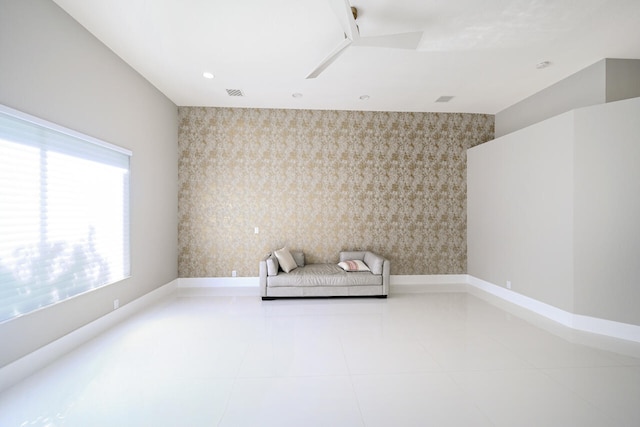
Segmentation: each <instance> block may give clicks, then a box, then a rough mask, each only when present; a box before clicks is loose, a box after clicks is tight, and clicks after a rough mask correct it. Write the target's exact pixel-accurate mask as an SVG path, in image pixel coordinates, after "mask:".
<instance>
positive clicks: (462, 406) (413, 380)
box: [0, 292, 640, 427]
mask: <svg viewBox="0 0 640 427" xmlns="http://www.w3.org/2000/svg"><path fill="white" fill-rule="evenodd" d="M514 313H515V314H514ZM520 315H521V313H518V312H517V310H515V309H514V310H511V309H509V311H505V310H504V309H501V308H498V307H497V306H496V305H492V304H490V303H489V302H487V301H485V300H484V299H481V298H479V297H477V296H474V295H472V294H470V293H464V292H461V293H415V294H394V295H392V296H391V297H390V298H389V299H387V300H378V299H331V300H328V299H325V300H277V301H265V302H263V301H261V300H260V299H259V298H257V297H210V296H209V297H184V296H175V297H172V298H168V299H167V300H165V301H163V302H162V303H161V304H158V305H155V306H153V307H151V308H149V309H147V310H146V311H144V312H142V313H140V314H138V315H136V316H134V317H132V318H130V319H129V320H127V321H126V322H124V323H122V324H120V325H118V326H117V327H115V328H112V329H111V330H110V331H108V332H107V333H105V334H103V335H101V336H99V337H97V338H96V339H94V340H92V341H91V342H89V343H87V344H86V345H84V346H82V347H80V348H78V349H77V350H76V351H74V352H72V353H70V354H69V355H67V356H65V357H64V358H62V359H60V360H59V361H57V362H56V363H54V364H53V365H51V366H50V367H48V368H46V369H44V370H42V371H40V372H38V373H37V374H35V375H33V376H32V377H30V378H28V379H27V380H25V381H23V382H22V383H20V384H18V385H16V386H14V387H13V388H11V389H9V390H7V391H6V392H5V393H3V394H0V426H3V427H11V426H48V427H53V426H83V427H85V426H91V427H95V426H118V427H123V426H154V427H157V426H252V427H255V426H305V427H306V426H332V427H333V426H465V427H467V426H509V427H513V426H545V427H549V426H563V427H568V426H580V427H585V426H607V427H611V426H638V425H640V344H633V343H625V342H620V341H616V340H612V339H605V338H601V337H597V336H590V335H587V334H578V333H576V332H572V331H569V330H567V329H564V328H561V327H557V326H555V327H548V325H546V324H545V322H542V321H541V322H539V324H538V326H536V323H537V322H536V319H535V318H533V319H531V318H529V319H528V320H526V321H525V320H524V319H523V318H522V317H520ZM525 317H526V316H525ZM530 317H531V316H530ZM532 322H533V323H532ZM614 350H615V351H614Z"/></svg>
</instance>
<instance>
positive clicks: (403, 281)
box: [178, 274, 467, 296]
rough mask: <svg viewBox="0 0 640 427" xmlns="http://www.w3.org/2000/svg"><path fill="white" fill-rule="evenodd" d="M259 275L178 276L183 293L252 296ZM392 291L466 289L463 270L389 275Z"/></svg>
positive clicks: (451, 290)
mask: <svg viewBox="0 0 640 427" xmlns="http://www.w3.org/2000/svg"><path fill="white" fill-rule="evenodd" d="M259 280H260V279H259V278H258V277H196V278H181V279H178V291H179V293H180V295H183V296H207V295H211V296H255V295H258V296H259V295H260V289H259V286H260V282H259ZM390 286H391V288H390V292H391V293H418V292H465V291H466V290H467V275H466V274H433V275H396V276H394V275H392V276H391V277H390Z"/></svg>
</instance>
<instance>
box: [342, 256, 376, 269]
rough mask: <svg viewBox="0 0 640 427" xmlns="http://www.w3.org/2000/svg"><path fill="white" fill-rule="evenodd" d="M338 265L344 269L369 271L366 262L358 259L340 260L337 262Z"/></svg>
mask: <svg viewBox="0 0 640 427" xmlns="http://www.w3.org/2000/svg"><path fill="white" fill-rule="evenodd" d="M338 267H340V268H342V269H343V270H344V271H371V270H369V267H367V264H365V263H364V262H363V261H360V260H359V259H355V260H351V261H342V262H340V263H338Z"/></svg>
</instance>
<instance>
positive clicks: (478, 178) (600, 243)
mask: <svg viewBox="0 0 640 427" xmlns="http://www.w3.org/2000/svg"><path fill="white" fill-rule="evenodd" d="M639 118H640V98H635V99H630V100H626V101H618V102H614V103H607V104H603V105H596V106H591V107H585V108H581V109H578V110H575V111H571V112H568V113H564V114H561V115H559V116H557V117H554V118H551V119H548V120H545V121H542V122H540V123H537V124H534V125H531V126H529V127H527V128H524V129H522V130H519V131H516V132H513V133H511V134H509V135H506V136H503V137H500V138H497V139H496V140H494V141H490V142H487V143H485V144H482V145H479V146H476V147H474V148H471V149H470V150H468V153H467V165H468V171H467V186H468V187H467V215H468V218H467V224H468V229H467V239H468V244H467V257H468V273H469V274H470V275H471V276H475V277H478V278H480V279H483V280H486V281H488V282H491V283H493V284H496V285H499V286H505V281H506V280H511V281H512V286H513V287H512V289H513V290H514V291H515V292H518V293H521V294H523V295H526V296H528V297H531V298H534V299H536V300H538V301H541V302H544V303H546V304H550V305H552V306H555V307H557V308H560V309H562V310H565V311H568V312H571V313H575V314H580V315H584V316H589V317H595V318H601V319H606V320H611V321H615V322H621V323H628V324H632V325H640V309H639V308H638V302H639V301H640V262H638V256H639V254H640V222H639V221H638V218H640V197H639V195H640V167H638V166H639V163H638V161H639V160H640V120H639Z"/></svg>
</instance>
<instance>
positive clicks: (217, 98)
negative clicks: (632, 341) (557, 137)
mask: <svg viewBox="0 0 640 427" xmlns="http://www.w3.org/2000/svg"><path fill="white" fill-rule="evenodd" d="M54 1H55V2H56V3H57V4H58V5H59V6H61V7H62V8H63V9H64V10H65V11H67V12H68V13H69V14H70V15H71V16H73V17H74V18H75V19H76V20H77V21H78V22H80V23H81V24H82V25H83V26H84V27H86V28H87V29H88V30H89V31H90V32H91V33H93V34H94V35H95V36H96V37H97V38H98V39H100V40H101V41H102V42H103V43H104V44H106V45H107V46H108V47H109V48H111V49H112V50H113V51H114V52H115V53H116V54H117V55H119V56H120V57H121V58H122V59H123V60H124V61H126V62H127V63H128V64H129V65H131V66H132V67H133V68H134V69H136V70H137V71H138V72H139V73H140V74H142V75H143V76H144V77H145V78H146V79H147V80H149V81H150V82H151V83H152V84H153V85H154V86H155V87H157V88H158V89H159V90H160V91H162V92H163V93H164V94H165V95H166V96H167V97H169V98H170V99H171V100H172V101H173V102H174V103H176V104H177V105H179V106H183V105H189V106H218V107H259V108H303V109H336V110H377V111H433V112H438V111H440V112H469V113H486V114H495V113H497V112H499V111H501V110H503V109H505V108H507V107H509V106H510V105H513V104H514V103H516V102H518V101H520V100H522V99H524V98H526V97H527V96H529V95H532V94H534V93H536V92H538V91H539V90H541V89H544V88H545V87H548V86H550V85H552V84H553V83H555V82H557V81H559V80H561V79H563V78H565V77H567V76H569V75H571V74H573V73H575V72H577V71H579V70H581V69H583V68H585V67H587V66H589V65H591V64H593V63H595V62H597V61H599V60H601V59H603V58H635V59H640V1H639V0H446V1H445V0H351V5H352V6H356V7H357V8H358V20H357V24H358V26H359V29H360V34H361V35H362V36H375V35H385V34H390V33H402V32H411V31H424V34H423V37H422V39H421V42H420V44H419V46H418V49H417V50H402V49H390V48H375V47H361V46H350V47H349V48H348V49H347V50H346V51H345V52H344V53H343V54H342V55H341V56H340V57H339V58H338V59H337V60H336V61H335V62H334V63H333V64H331V65H330V66H329V68H327V69H326V70H325V71H324V72H323V73H322V74H320V75H319V76H318V77H317V78H316V79H305V76H307V74H309V73H310V72H311V71H312V70H313V69H314V68H315V67H316V66H317V65H318V64H319V63H320V62H321V61H322V59H324V58H325V57H326V56H327V55H328V54H329V53H330V52H331V51H332V50H333V49H334V48H335V47H336V46H337V45H338V44H339V43H340V42H341V41H342V40H343V39H344V32H343V30H342V27H341V24H340V20H339V18H338V17H337V16H336V14H335V13H334V9H336V8H337V9H338V10H340V7H341V6H340V2H341V0H271V1H266V0H109V1H104V0H54ZM342 1H344V0H342ZM332 2H334V4H333V5H332ZM332 6H333V7H332ZM542 61H550V62H551V66H549V67H548V68H545V69H537V68H536V64H538V63H539V62H542ZM205 71H209V72H211V73H213V74H214V75H215V77H214V78H213V79H210V80H207V79H205V78H203V76H202V74H203V72H205ZM226 89H241V90H242V91H243V93H244V96H243V97H230V96H229V95H228V94H227V92H226ZM294 93H300V94H302V97H298V98H294V97H293V96H292V94H294ZM361 95H369V99H367V100H361V99H360V96H361ZM442 95H450V96H454V98H453V100H451V101H450V102H449V103H436V102H435V100H436V99H437V98H438V97H440V96H442Z"/></svg>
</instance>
